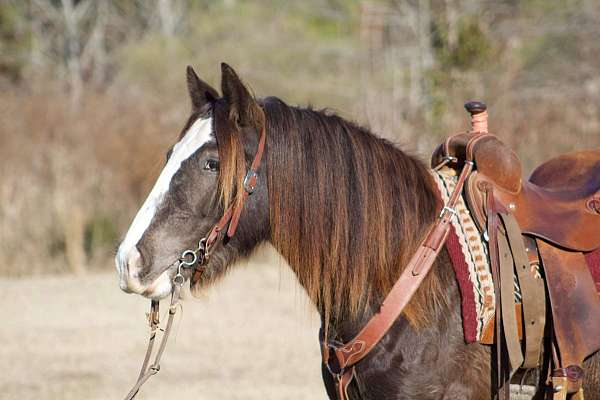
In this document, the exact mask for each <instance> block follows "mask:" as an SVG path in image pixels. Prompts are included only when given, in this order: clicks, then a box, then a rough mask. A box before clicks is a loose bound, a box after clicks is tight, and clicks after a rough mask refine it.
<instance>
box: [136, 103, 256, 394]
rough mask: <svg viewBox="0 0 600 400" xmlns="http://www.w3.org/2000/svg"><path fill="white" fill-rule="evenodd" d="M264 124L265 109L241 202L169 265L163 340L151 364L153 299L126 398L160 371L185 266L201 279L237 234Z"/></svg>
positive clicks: (154, 325)
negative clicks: (220, 246)
mask: <svg viewBox="0 0 600 400" xmlns="http://www.w3.org/2000/svg"><path fill="white" fill-rule="evenodd" d="M261 112H262V110H261ZM265 126H266V123H265V118H264V112H263V122H262V127H261V131H260V138H259V140H258V147H257V150H256V154H255V155H254V160H253V161H252V164H251V165H250V168H249V169H248V172H247V173H246V176H245V177H244V182H243V186H244V191H243V192H242V193H241V196H242V199H241V200H240V201H239V203H238V202H237V201H233V202H232V203H231V205H230V206H229V207H227V209H226V210H225V212H224V213H223V216H222V217H221V219H220V220H219V221H218V222H217V223H216V224H215V225H214V226H213V227H212V228H211V229H210V230H209V231H208V234H206V236H204V237H203V238H202V239H200V240H199V241H198V246H197V247H196V249H194V250H185V251H184V252H183V253H181V256H180V257H179V258H178V259H177V260H176V261H175V262H174V263H172V264H171V265H170V266H169V268H170V267H171V266H173V265H175V264H177V274H176V275H175V277H174V278H173V292H172V293H171V302H170V304H169V317H168V319H167V325H166V327H165V329H164V331H163V336H162V340H161V342H160V345H159V348H158V351H157V352H156V355H155V356H154V361H153V362H152V363H151V364H150V358H151V357H152V350H153V348H154V343H155V339H156V333H157V331H158V330H160V328H159V323H160V318H159V300H151V301H150V313H149V314H148V323H149V326H150V337H149V339H148V346H147V348H146V354H145V356H144V361H143V362H142V368H141V369H140V373H139V375H138V379H137V381H136V382H135V384H134V385H133V387H132V388H131V390H130V391H129V393H128V394H127V396H125V400H132V399H133V398H135V396H136V395H137V393H138V392H139V390H140V387H141V386H142V385H143V384H144V383H145V382H146V381H147V380H148V379H149V378H150V377H151V376H152V375H156V374H157V373H158V371H160V360H161V358H162V355H163V353H164V350H165V348H166V346H167V340H168V339H169V334H170V333H171V329H172V327H173V320H174V318H175V313H176V312H177V308H178V307H179V300H180V296H181V288H182V287H183V284H184V283H185V278H184V276H183V274H182V273H181V272H182V270H183V269H189V270H191V271H192V276H191V283H192V284H193V283H194V282H197V281H199V280H200V278H201V277H202V272H203V271H204V267H205V266H206V264H208V261H209V259H210V255H211V250H212V248H213V246H214V245H215V244H216V243H217V241H218V240H219V238H221V237H222V238H224V237H225V236H226V237H227V238H232V237H233V235H235V232H236V230H237V227H238V223H239V220H240V215H241V214H242V210H243V208H244V204H245V202H246V200H247V199H248V196H250V195H251V194H252V193H254V191H255V190H256V186H257V184H258V169H259V167H260V163H261V161H262V158H263V154H264V151H265V145H266V136H267V134H266V127H265ZM226 227H227V231H226V235H225V236H221V235H220V234H221V232H223V231H224V230H225V228H226Z"/></svg>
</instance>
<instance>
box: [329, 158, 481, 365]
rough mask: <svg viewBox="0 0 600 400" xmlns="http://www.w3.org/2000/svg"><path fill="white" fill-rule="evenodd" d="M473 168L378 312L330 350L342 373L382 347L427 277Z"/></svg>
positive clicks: (469, 166) (465, 172)
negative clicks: (353, 335) (386, 335)
mask: <svg viewBox="0 0 600 400" xmlns="http://www.w3.org/2000/svg"><path fill="white" fill-rule="evenodd" d="M472 166H473V165H472V164H471V163H467V164H465V167H464V168H463V171H462V172H461V175H460V177H459V179H458V182H457V184H456V188H455V190H454V193H453V194H452V196H451V197H450V200H449V201H448V204H447V205H446V206H445V207H444V209H443V210H442V212H441V214H440V217H439V219H438V220H437V221H436V222H435V224H434V225H433V227H432V228H431V229H430V230H429V232H428V233H427V236H426V237H425V239H424V240H423V241H422V242H421V244H420V246H419V248H418V249H417V251H416V252H415V254H414V255H413V257H412V258H411V259H410V262H409V263H408V265H407V266H406V268H405V269H404V271H403V272H402V274H401V275H400V278H399V279H398V280H397V281H396V283H395V284H394V286H393V287H392V289H391V291H390V292H389V293H388V295H387V297H386V298H385V300H384V301H383V303H382V305H381V307H380V309H379V312H378V313H377V314H375V315H374V316H373V317H372V318H371V319H370V320H369V322H367V324H366V325H365V326H364V327H363V329H362V330H361V331H360V332H359V333H358V335H356V336H355V337H354V338H353V339H352V340H350V341H349V342H348V343H346V344H344V345H341V346H339V347H337V346H330V347H332V348H333V350H334V353H335V355H336V357H337V359H338V362H339V367H340V368H341V369H342V370H343V369H346V368H348V367H350V366H352V365H354V364H356V363H357V362H358V361H360V360H362V359H363V358H364V357H365V356H366V355H367V354H368V353H369V352H370V351H371V350H372V349H373V347H375V345H377V343H379V341H380V340H381V339H382V338H383V336H384V335H385V334H386V333H387V332H388V331H389V329H390V328H391V327H392V325H393V324H394V322H395V321H396V319H398V317H399V316H400V314H401V313H402V311H403V310H404V308H405V307H406V305H407V304H408V303H409V301H410V300H411V298H412V296H413V295H414V294H415V292H416V291H417V289H418V288H419V286H420V285H421V283H422V282H423V280H424V279H425V277H426V276H427V273H428V272H429V271H430V269H431V267H432V265H433V262H434V261H435V259H436V257H437V255H438V254H439V252H440V251H441V249H442V246H443V245H444V243H445V242H446V239H447V238H448V232H449V230H450V222H451V220H452V217H453V216H454V213H455V211H454V207H455V206H456V202H457V200H458V196H459V195H460V192H461V190H462V187H463V185H464V182H465V179H466V177H467V175H468V174H469V173H470V172H471V169H472Z"/></svg>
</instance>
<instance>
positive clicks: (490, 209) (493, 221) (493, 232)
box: [482, 183, 510, 400]
mask: <svg viewBox="0 0 600 400" xmlns="http://www.w3.org/2000/svg"><path fill="white" fill-rule="evenodd" d="M482 189H483V190H484V193H485V198H486V210H487V233H488V238H489V242H488V243H489V252H490V264H491V270H492V279H493V281H494V288H495V290H494V297H495V303H496V312H495V315H494V318H495V324H494V329H495V335H494V336H495V352H496V386H497V391H498V399H504V400H509V399H510V391H509V389H508V386H509V385H508V379H507V378H505V374H504V372H505V371H504V369H503V368H502V356H503V346H502V343H503V340H502V312H501V311H500V310H499V309H498V308H499V307H500V304H502V303H501V300H502V299H501V297H502V296H501V293H500V290H498V288H499V285H500V266H499V265H498V264H499V255H498V225H499V221H498V219H499V217H498V212H497V210H496V200H495V199H494V188H493V187H492V186H491V185H489V184H487V183H486V184H485V185H484V186H483V187H482Z"/></svg>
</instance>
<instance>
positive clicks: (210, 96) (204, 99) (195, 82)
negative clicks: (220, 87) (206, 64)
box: [187, 65, 219, 111]
mask: <svg viewBox="0 0 600 400" xmlns="http://www.w3.org/2000/svg"><path fill="white" fill-rule="evenodd" d="M187 87H188V92H189V93H190V99H191V100H192V110H193V111H198V110H200V109H201V108H202V107H204V105H206V104H207V103H213V102H214V101H215V100H217V99H218V98H219V93H218V92H217V91H216V90H215V89H213V88H212V87H211V86H210V85H209V84H208V83H206V82H204V81H203V80H202V79H200V78H198V75H196V72H195V71H194V68H192V67H191V66H190V65H188V66H187Z"/></svg>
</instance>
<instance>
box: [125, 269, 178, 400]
mask: <svg viewBox="0 0 600 400" xmlns="http://www.w3.org/2000/svg"><path fill="white" fill-rule="evenodd" d="M182 284H183V282H182V281H179V282H178V281H174V283H173V286H174V289H173V294H172V295H171V304H170V305H169V318H168V319H167V326H166V327H165V330H164V332H163V337H162V340H161V341H160V345H159V347H158V351H157V352H156V355H155V356H154V361H153V362H152V364H150V365H148V364H149V362H150V357H151V356H152V349H153V348H154V341H155V339H156V331H157V330H158V325H159V319H158V313H159V303H158V301H157V300H152V301H151V305H150V314H149V315H148V320H149V322H150V338H149V339H148V347H147V348H146V355H145V356H144V361H143V363H142V368H141V369H140V374H139V375H138V379H137V381H136V382H135V384H134V385H133V387H132V388H131V390H130V391H129V393H128V394H127V396H125V400H132V399H133V398H135V396H137V394H138V392H139V390H140V387H141V386H142V385H143V384H144V383H146V381H147V380H148V379H150V377H151V376H153V375H156V374H157V373H158V371H160V360H161V358H162V355H163V353H164V351H165V348H166V347H167V341H168V340H169V334H170V333H171V329H172V328H173V320H174V318H175V313H176V312H177V307H178V306H179V299H180V295H181V286H182Z"/></svg>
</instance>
